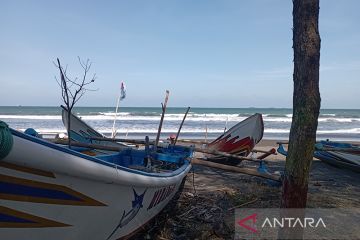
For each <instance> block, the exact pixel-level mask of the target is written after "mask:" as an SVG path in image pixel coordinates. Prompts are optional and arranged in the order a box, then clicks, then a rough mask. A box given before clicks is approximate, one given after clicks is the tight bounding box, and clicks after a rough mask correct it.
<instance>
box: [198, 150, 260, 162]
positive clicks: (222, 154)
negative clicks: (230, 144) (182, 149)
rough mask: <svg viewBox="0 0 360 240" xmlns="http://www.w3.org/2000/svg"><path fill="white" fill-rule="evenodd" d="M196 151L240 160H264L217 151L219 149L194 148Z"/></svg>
mask: <svg viewBox="0 0 360 240" xmlns="http://www.w3.org/2000/svg"><path fill="white" fill-rule="evenodd" d="M194 151H196V152H202V153H207V154H211V155H218V156H223V157H230V158H235V159H238V160H246V161H253V162H261V161H262V160H259V159H252V158H249V157H242V156H239V155H234V154H230V153H226V152H220V151H217V150H210V149H201V148H194Z"/></svg>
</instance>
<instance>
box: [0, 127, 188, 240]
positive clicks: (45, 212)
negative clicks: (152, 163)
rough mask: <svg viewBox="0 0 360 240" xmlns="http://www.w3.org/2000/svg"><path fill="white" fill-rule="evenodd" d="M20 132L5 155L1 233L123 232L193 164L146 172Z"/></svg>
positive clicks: (81, 235)
mask: <svg viewBox="0 0 360 240" xmlns="http://www.w3.org/2000/svg"><path fill="white" fill-rule="evenodd" d="M13 133H14V145H13V148H12V150H11V152H10V153H9V154H8V155H7V156H6V157H5V158H4V159H2V160H0V201H1V204H0V236H1V238H2V239H24V238H26V239H29V240H32V239H34V240H35V239H36V240H39V239H59V240H60V239H61V240H63V239H118V238H121V237H124V236H126V235H128V234H130V233H132V232H133V231H135V230H137V229H138V228H140V227H141V226H142V225H144V224H145V223H146V222H148V221H149V220H150V219H151V218H153V217H154V216H156V215H157V214H158V213H159V212H160V211H161V210H162V209H163V208H164V207H165V206H166V204H167V203H168V202H169V201H170V200H171V199H172V198H173V197H174V195H175V193H176V192H177V190H178V189H179V187H180V185H181V182H182V180H183V178H184V177H185V176H186V174H187V172H188V171H189V170H190V168H191V165H190V164H189V163H188V162H187V163H185V164H184V165H183V166H181V167H180V168H179V169H177V170H176V171H173V172H170V173H163V174H155V173H144V172H141V171H137V170H133V169H128V168H125V167H121V166H114V165H112V164H110V163H104V162H100V161H101V160H98V159H96V158H92V157H90V156H86V155H83V154H81V153H76V152H74V151H72V150H68V149H64V148H62V147H60V146H57V145H54V144H51V143H48V142H45V141H43V140H41V139H36V138H33V137H31V136H25V135H22V134H19V133H16V132H15V131H14V132H13Z"/></svg>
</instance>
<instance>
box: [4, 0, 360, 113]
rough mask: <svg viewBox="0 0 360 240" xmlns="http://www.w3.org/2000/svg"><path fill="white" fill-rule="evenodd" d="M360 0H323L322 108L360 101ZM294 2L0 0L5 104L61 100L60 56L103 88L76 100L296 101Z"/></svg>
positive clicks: (195, 104)
mask: <svg viewBox="0 0 360 240" xmlns="http://www.w3.org/2000/svg"><path fill="white" fill-rule="evenodd" d="M359 9H360V1H356V0H353V1H350V0H344V1H338V0H322V1H320V35H321V39H322V41H321V44H322V46H321V67H320V68H321V69H320V91H321V97H322V108H359V103H360V94H359V90H360V84H359V78H360V28H359V26H358V24H359V22H360V13H359ZM291 28H292V1H290V0H289V1H285V0H261V1H260V0H248V1H245V0H244V1H240V0H235V1H230V0H218V1H214V0H199V1H191V0H181V1H180V0H179V1H171V0H163V1H156V0H151V1H137V0H128V1H125V0H124V1H76V2H75V1H66V0H65V1H60V2H59V1H17V0H12V1H6V0H2V1H0V29H1V37H0V84H1V88H0V105H41V106H56V105H59V104H61V103H62V101H61V94H60V89H59V87H58V85H57V83H56V81H55V79H54V76H55V75H57V74H58V71H57V69H56V68H55V67H54V65H53V61H54V60H55V59H56V57H59V58H60V60H61V61H62V63H64V64H67V65H68V72H69V73H70V74H71V75H73V76H76V75H80V73H81V72H80V71H79V70H80V69H79V65H78V63H77V56H80V57H82V58H83V59H86V58H89V59H90V60H91V61H92V62H93V65H92V70H93V71H94V72H96V74H97V76H98V78H97V80H96V82H95V84H94V85H93V86H94V88H99V90H98V91H96V92H88V93H87V94H86V95H85V96H84V97H83V99H82V100H81V101H80V102H79V103H78V106H114V105H115V104H116V97H117V95H118V92H119V86H120V82H121V81H124V82H125V83H126V85H127V98H126V99H125V100H124V101H122V102H121V104H122V106H159V104H160V102H161V101H163V98H164V95H165V90H166V89H169V90H170V100H169V106H179V107H184V106H192V107H291V106H292V91H293V84H292V70H293V62H292V60H293V51H292V30H291Z"/></svg>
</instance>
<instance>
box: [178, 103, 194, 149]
mask: <svg viewBox="0 0 360 240" xmlns="http://www.w3.org/2000/svg"><path fill="white" fill-rule="evenodd" d="M189 110H190V107H188V108H187V110H186V112H185V115H184V118H183V120H182V122H181V124H180V127H179V130H178V132H177V134H176V138H175V141H174V145H175V144H176V142H177V140H178V137H179V135H180V131H181V128H182V126H183V124H184V122H185V119H186V116H187V114H188V112H189Z"/></svg>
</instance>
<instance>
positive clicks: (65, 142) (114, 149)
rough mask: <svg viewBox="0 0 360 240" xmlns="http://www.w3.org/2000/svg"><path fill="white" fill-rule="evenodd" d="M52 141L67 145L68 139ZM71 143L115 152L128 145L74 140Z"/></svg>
mask: <svg viewBox="0 0 360 240" xmlns="http://www.w3.org/2000/svg"><path fill="white" fill-rule="evenodd" d="M51 142H53V143H56V144H63V145H67V141H66V140H62V139H55V140H51ZM71 145H73V146H76V147H85V148H94V149H100V150H108V151H114V152H118V151H121V150H123V149H126V147H113V146H104V145H100V144H89V143H82V142H74V141H72V142H71Z"/></svg>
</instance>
